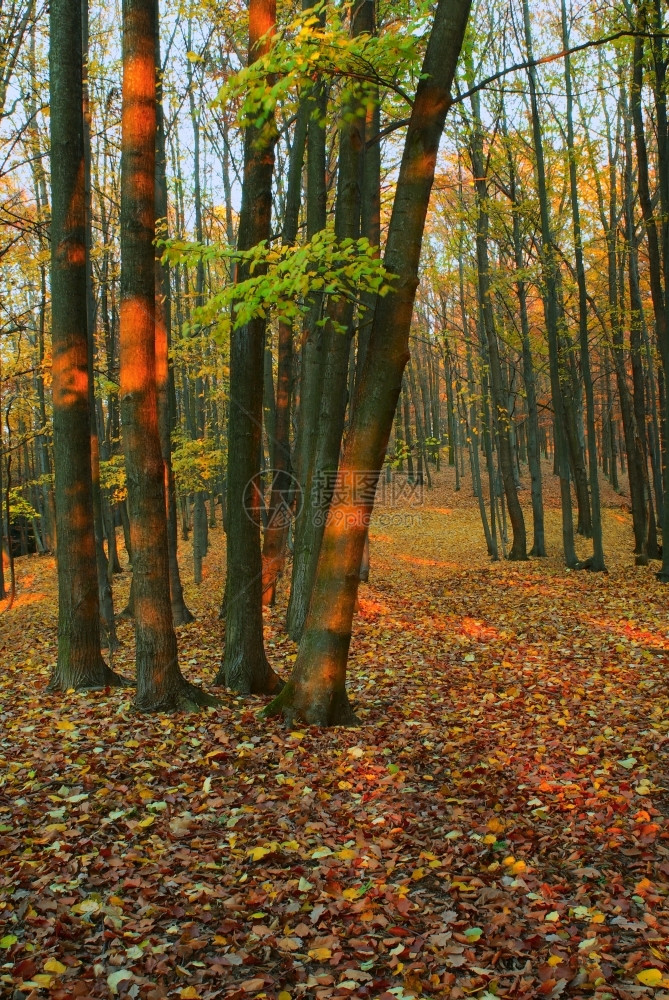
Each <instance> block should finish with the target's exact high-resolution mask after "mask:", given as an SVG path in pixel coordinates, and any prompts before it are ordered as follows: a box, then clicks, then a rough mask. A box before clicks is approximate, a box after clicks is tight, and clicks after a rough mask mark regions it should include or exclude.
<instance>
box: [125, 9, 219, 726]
mask: <svg viewBox="0 0 669 1000" xmlns="http://www.w3.org/2000/svg"><path fill="white" fill-rule="evenodd" d="M156 3H157V0H124V2H123V107H122V137H121V335H120V342H121V380H120V381H121V394H120V396H121V416H122V423H123V441H124V451H125V467H126V477H127V489H128V506H129V515H130V536H131V545H132V569H133V583H132V585H133V609H132V610H133V612H134V619H135V641H136V647H137V648H136V665H137V696H136V699H135V705H136V707H137V708H138V709H139V710H140V711H174V710H177V709H193V708H196V707H198V706H201V705H211V704H214V703H215V699H212V698H210V697H209V696H208V695H206V694H204V692H202V691H200V690H199V689H198V688H196V687H195V686H194V685H192V684H189V683H188V682H187V681H186V680H185V678H184V677H183V676H182V674H181V671H180V670H179V663H178V659H177V641H176V636H175V634H174V627H173V623H172V605H171V600H170V579H169V556H168V547H167V520H166V507H165V490H164V471H163V470H164V467H163V456H162V452H161V448H160V435H159V429H158V399H157V388H156V328H155V304H156V299H155V296H156V283H155V251H154V245H153V243H154V237H155V151H156V51H155V46H156V25H157V23H158V18H157V15H156Z"/></svg>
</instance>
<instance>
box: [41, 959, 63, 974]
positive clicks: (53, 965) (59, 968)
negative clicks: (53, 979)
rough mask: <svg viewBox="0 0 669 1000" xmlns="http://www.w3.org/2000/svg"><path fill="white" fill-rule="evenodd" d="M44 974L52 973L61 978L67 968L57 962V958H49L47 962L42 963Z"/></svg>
mask: <svg viewBox="0 0 669 1000" xmlns="http://www.w3.org/2000/svg"><path fill="white" fill-rule="evenodd" d="M44 971H45V972H54V973H55V974H56V975H57V976H62V974H63V973H64V972H67V966H66V965H63V963H62V962H59V961H58V959H57V958H50V959H49V961H48V962H45V963H44Z"/></svg>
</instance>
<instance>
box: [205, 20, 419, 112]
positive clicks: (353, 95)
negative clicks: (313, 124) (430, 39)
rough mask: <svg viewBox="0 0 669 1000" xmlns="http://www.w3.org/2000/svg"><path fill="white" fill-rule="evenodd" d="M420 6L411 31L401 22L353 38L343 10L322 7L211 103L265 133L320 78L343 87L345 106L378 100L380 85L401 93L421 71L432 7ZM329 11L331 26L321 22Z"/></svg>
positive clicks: (293, 25) (279, 37)
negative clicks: (233, 109) (232, 109)
mask: <svg viewBox="0 0 669 1000" xmlns="http://www.w3.org/2000/svg"><path fill="white" fill-rule="evenodd" d="M418 6H419V8H420V10H419V11H418V13H417V15H416V16H415V17H414V19H413V21H412V24H411V25H410V30H407V25H406V24H402V25H400V24H399V23H398V24H397V25H394V26H390V27H387V28H386V29H385V30H384V31H383V32H382V33H381V34H380V35H367V34H360V35H357V36H356V37H353V38H352V37H351V36H350V34H349V31H348V26H347V25H346V23H345V16H344V15H345V13H346V8H345V6H344V8H343V9H341V10H338V9H337V8H335V7H334V6H333V5H327V4H318V5H317V6H315V7H313V8H311V9H309V10H306V11H302V12H300V13H299V14H297V16H296V17H294V18H293V19H292V20H291V21H290V22H289V23H288V24H287V25H286V26H285V27H283V29H282V30H281V31H280V32H277V34H276V35H275V36H274V38H273V39H272V45H271V47H270V49H269V51H268V53H267V54H266V55H264V56H262V57H261V58H259V59H257V60H256V61H255V62H253V63H252V64H251V65H250V66H245V67H243V68H242V69H240V70H238V71H237V72H236V73H233V74H231V75H230V76H229V77H228V79H227V80H226V82H225V83H224V85H223V86H222V87H221V89H220V91H219V93H218V95H217V97H216V99H215V101H214V102H213V104H214V105H221V106H227V105H229V104H231V103H232V104H234V105H236V106H237V108H238V111H237V119H238V123H239V125H240V126H242V127H245V126H249V125H251V126H254V127H256V128H261V127H262V126H263V125H264V124H265V123H266V122H267V121H268V120H269V119H270V118H271V117H272V116H273V114H274V112H275V110H276V108H277V106H278V105H279V104H281V103H283V102H286V101H291V100H293V99H294V96H295V95H296V94H300V93H305V92H308V90H309V89H311V88H312V86H313V84H314V82H315V81H316V80H318V79H319V78H326V79H328V78H337V79H339V80H340V81H342V82H343V89H344V91H345V92H346V93H345V94H344V95H343V96H342V103H343V104H349V105H350V104H354V103H358V104H359V105H360V106H362V107H364V106H366V104H367V103H368V102H369V101H370V100H374V99H375V97H376V88H377V87H378V86H379V85H381V86H383V87H385V88H389V89H391V90H395V91H396V92H398V93H402V82H403V81H404V80H405V79H407V78H409V77H411V76H413V75H415V74H416V73H417V72H418V68H419V66H420V60H421V55H422V47H423V44H424V35H425V30H424V29H425V25H426V24H427V23H428V20H429V16H430V14H429V5H428V4H419V5H418ZM325 7H327V8H328V16H329V18H330V20H329V23H328V24H327V26H326V25H325V23H324V20H323V18H322V12H323V10H324V9H325ZM405 99H406V101H407V102H409V98H408V97H406V96H405Z"/></svg>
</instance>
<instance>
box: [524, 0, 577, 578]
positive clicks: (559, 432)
mask: <svg viewBox="0 0 669 1000" xmlns="http://www.w3.org/2000/svg"><path fill="white" fill-rule="evenodd" d="M523 22H524V29H525V45H526V49H527V57H528V60H529V61H530V63H531V62H532V60H533V48H532V33H531V27H530V11H529V6H528V0H523ZM528 82H529V87H530V105H531V116H532V136H533V144H534V154H535V175H536V181H537V191H538V195H539V210H540V218H541V258H542V261H541V262H542V269H543V275H544V281H545V285H546V294H545V297H544V310H545V319H546V332H547V334H548V355H549V366H550V379H551V395H552V397H553V412H554V427H555V460H556V465H557V470H558V475H559V478H560V505H561V508H562V545H563V552H564V560H565V563H566V565H567V566H568V567H570V568H572V569H574V568H575V567H576V564H577V559H576V549H575V547H574V522H573V517H572V509H571V492H570V489H569V459H568V452H567V441H566V435H565V409H564V402H563V398H562V388H561V385H560V361H559V356H560V354H559V343H558V315H559V310H558V287H557V280H558V279H557V262H556V260H555V251H554V248H553V242H552V234H551V224H550V214H549V207H548V189H547V185H546V167H545V161H544V147H543V137H542V134H541V121H540V118H539V104H538V100H537V70H536V66H533V65H531V66H530V68H529V69H528Z"/></svg>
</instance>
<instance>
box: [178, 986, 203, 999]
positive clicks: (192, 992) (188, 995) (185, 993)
mask: <svg viewBox="0 0 669 1000" xmlns="http://www.w3.org/2000/svg"><path fill="white" fill-rule="evenodd" d="M179 996H180V997H181V1000H200V994H199V993H198V991H197V990H196V989H195V987H194V986H184V988H183V989H182V991H181V993H180V994H179Z"/></svg>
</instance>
